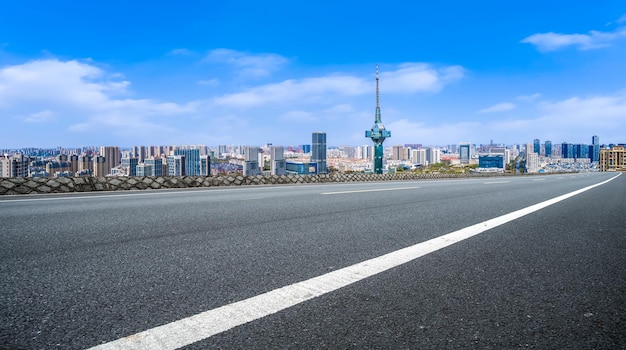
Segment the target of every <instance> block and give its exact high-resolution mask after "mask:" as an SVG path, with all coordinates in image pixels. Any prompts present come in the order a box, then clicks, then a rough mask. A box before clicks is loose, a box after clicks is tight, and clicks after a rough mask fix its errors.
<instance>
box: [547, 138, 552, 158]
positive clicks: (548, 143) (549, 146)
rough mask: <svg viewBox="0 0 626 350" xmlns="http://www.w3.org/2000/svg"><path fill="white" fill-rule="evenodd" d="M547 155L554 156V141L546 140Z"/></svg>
mask: <svg viewBox="0 0 626 350" xmlns="http://www.w3.org/2000/svg"><path fill="white" fill-rule="evenodd" d="M546 157H552V141H546Z"/></svg>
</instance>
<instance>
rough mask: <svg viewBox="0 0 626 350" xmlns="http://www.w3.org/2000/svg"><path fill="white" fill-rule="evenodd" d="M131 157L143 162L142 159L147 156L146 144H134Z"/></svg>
mask: <svg viewBox="0 0 626 350" xmlns="http://www.w3.org/2000/svg"><path fill="white" fill-rule="evenodd" d="M132 153H133V154H132V157H134V158H137V159H138V160H139V163H143V161H144V160H145V159H146V158H147V156H148V155H147V152H146V146H134V147H133V152H132Z"/></svg>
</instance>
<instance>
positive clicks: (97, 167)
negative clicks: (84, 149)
mask: <svg viewBox="0 0 626 350" xmlns="http://www.w3.org/2000/svg"><path fill="white" fill-rule="evenodd" d="M92 162H93V175H94V176H106V175H108V174H109V173H110V172H111V169H109V170H107V164H106V157H105V156H95V157H93V159H92Z"/></svg>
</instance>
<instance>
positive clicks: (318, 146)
mask: <svg viewBox="0 0 626 350" xmlns="http://www.w3.org/2000/svg"><path fill="white" fill-rule="evenodd" d="M311 162H312V163H317V172H318V174H326V173H327V168H326V133H325V132H314V133H313V137H312V142H311Z"/></svg>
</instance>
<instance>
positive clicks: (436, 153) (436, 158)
mask: <svg viewBox="0 0 626 350" xmlns="http://www.w3.org/2000/svg"><path fill="white" fill-rule="evenodd" d="M426 160H427V161H428V164H437V163H441V150H440V149H439V148H432V147H431V148H429V149H428V150H426Z"/></svg>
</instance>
